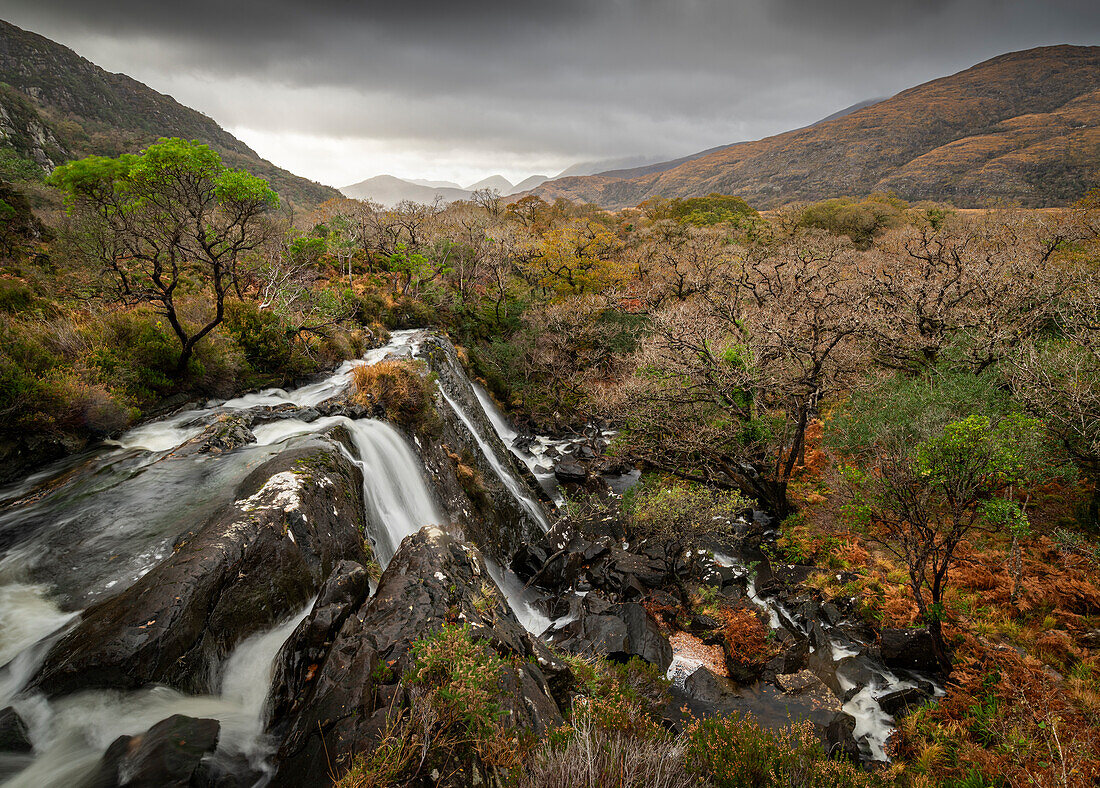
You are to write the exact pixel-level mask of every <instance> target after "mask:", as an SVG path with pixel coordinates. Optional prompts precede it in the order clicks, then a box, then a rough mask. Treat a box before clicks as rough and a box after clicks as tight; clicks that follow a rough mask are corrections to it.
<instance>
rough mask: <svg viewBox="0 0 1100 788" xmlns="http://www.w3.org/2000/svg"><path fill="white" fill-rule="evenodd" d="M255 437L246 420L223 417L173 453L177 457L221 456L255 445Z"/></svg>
mask: <svg viewBox="0 0 1100 788" xmlns="http://www.w3.org/2000/svg"><path fill="white" fill-rule="evenodd" d="M255 442H256V436H255V435H253V434H252V430H250V429H249V427H248V420H247V419H246V418H245V417H243V416H239V415H223V416H221V417H219V418H217V419H215V420H214V421H213V422H211V423H210V424H208V425H207V426H206V429H204V430H203V431H202V432H201V433H199V434H198V435H196V436H195V437H194V438H192V439H191V440H189V441H187V443H185V444H183V445H182V446H180V447H179V448H178V449H176V450H175V452H173V453H174V454H175V455H176V456H177V457H187V456H191V455H194V454H223V453H225V452H227V451H233V449H237V448H240V447H241V446H245V445H247V444H249V443H255Z"/></svg>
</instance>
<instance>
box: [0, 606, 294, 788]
mask: <svg viewBox="0 0 1100 788" xmlns="http://www.w3.org/2000/svg"><path fill="white" fill-rule="evenodd" d="M312 606H313V602H312V601H311V602H310V603H309V605H307V606H306V607H305V608H304V609H302V610H301V611H299V612H298V613H297V614H295V615H294V616H291V617H290V618H288V619H286V620H285V621H283V622H282V623H281V624H279V625H278V626H277V627H275V628H274V629H272V630H270V631H268V632H262V633H259V634H256V635H253V636H252V637H250V638H247V639H246V640H244V641H242V642H241V643H240V644H239V645H238V646H237V648H236V649H235V650H234V651H233V653H232V654H231V655H230V657H229V659H228V660H227V661H226V663H225V672H224V675H223V678H222V690H221V693H220V694H218V695H184V694H182V693H179V692H176V691H175V690H172V689H169V688H167V687H152V688H149V689H143V690H137V691H135V692H112V691H105V690H93V691H86V692H79V693H76V694H74V695H69V696H66V697H63V698H58V699H57V700H54V701H52V702H47V701H46V700H45V699H44V698H42V697H41V696H39V695H32V696H30V697H25V698H22V699H19V700H16V702H15V703H14V706H15V708H16V710H17V711H18V712H19V713H20V714H21V715H22V716H23V718H24V719H25V720H27V722H28V725H29V728H30V736H31V741H32V742H33V743H34V748H35V749H34V759H33V761H32V762H31V763H30V764H29V765H27V764H26V763H25V759H24V761H23V762H20V761H15V762H12V763H11V764H9V765H10V766H11V767H19V768H21V767H23V766H26V768H22V771H19V772H18V773H16V774H14V775H11V776H10V779H8V781H7V782H5V783H3V787H4V788H24V787H25V788H41V786H48V785H65V784H80V781H81V779H82V778H85V777H86V776H87V775H88V773H89V772H91V771H92V770H93V769H94V768H95V767H96V765H97V764H98V762H99V759H100V758H101V757H102V755H103V752H104V750H106V749H107V747H108V746H109V745H110V744H111V742H113V741H114V740H115V739H117V738H118V737H119V736H134V735H137V734H139V733H143V732H145V731H146V730H148V729H149V728H151V727H152V726H153V725H155V724H156V723H158V722H160V721H161V720H164V719H167V718H168V717H171V716H172V715H173V714H183V715H186V716H188V717H204V718H210V719H216V720H218V722H219V723H221V731H220V734H219V737H218V749H217V751H216V752H215V753H214V756H213V757H215V758H217V757H219V756H220V757H229V756H233V755H243V756H245V757H246V758H247V759H248V761H249V763H250V765H251V766H252V767H253V768H254V769H257V770H262V769H263V768H264V761H265V759H266V758H267V756H268V755H270V752H271V747H270V744H269V743H268V742H266V741H265V740H264V737H263V735H262V734H263V729H264V723H265V719H264V704H265V702H266V700H267V694H268V691H269V688H270V685H271V677H272V675H273V673H274V667H275V664H274V663H275V657H276V656H277V655H278V653H279V649H280V648H282V645H283V643H285V642H286V639H287V638H288V637H290V634H291V632H293V631H294V628H295V627H297V626H298V624H299V623H300V622H301V621H302V619H303V618H305V616H306V614H307V613H308V612H309V610H310V608H311V607H312ZM3 767H4V762H3V761H0V769H3ZM3 776H4V775H2V774H0V778H2V777H3Z"/></svg>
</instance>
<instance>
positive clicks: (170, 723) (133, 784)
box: [83, 714, 220, 788]
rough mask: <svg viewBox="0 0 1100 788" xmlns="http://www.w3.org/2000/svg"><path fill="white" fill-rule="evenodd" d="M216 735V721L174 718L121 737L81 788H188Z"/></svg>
mask: <svg viewBox="0 0 1100 788" xmlns="http://www.w3.org/2000/svg"><path fill="white" fill-rule="evenodd" d="M219 731H220V725H219V723H218V721H217V720H206V719H195V718H194V717H185V716H183V715H181V714H175V715H173V716H171V717H169V718H168V719H166V720H161V721H160V722H158V723H157V724H156V725H154V726H153V727H152V728H150V729H149V730H147V731H146V732H145V733H142V734H139V735H137V736H120V737H119V738H117V739H115V741H114V742H113V743H112V744H111V746H110V747H108V748H107V752H106V753H105V754H104V755H103V758H102V760H101V761H100V764H99V768H98V770H97V772H96V773H95V775H94V776H93V777H92V778H91V779H90V780H88V781H87V782H85V783H84V786H83V788H116V786H117V787H121V786H129V787H130V788H188V786H190V785H192V779H193V777H194V776H195V774H196V773H197V772H198V770H199V764H200V762H201V761H202V758H203V756H204V755H205V754H206V753H208V752H212V751H213V750H214V748H215V747H217V744H218V734H219Z"/></svg>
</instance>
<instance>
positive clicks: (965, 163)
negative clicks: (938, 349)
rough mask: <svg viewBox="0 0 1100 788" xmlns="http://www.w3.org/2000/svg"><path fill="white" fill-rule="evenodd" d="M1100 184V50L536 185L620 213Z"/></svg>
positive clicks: (930, 85)
mask: <svg viewBox="0 0 1100 788" xmlns="http://www.w3.org/2000/svg"><path fill="white" fill-rule="evenodd" d="M1097 187H1100V47H1078V46H1054V47H1041V48H1037V49H1030V50H1026V51H1023V52H1013V53H1009V54H1006V55H1001V56H1000V57H995V58H993V59H991V60H987V61H985V62H983V63H980V64H978V65H976V66H974V67H973V68H970V69H967V70H966V71H962V72H960V73H958V74H955V75H953V76H948V77H943V78H942V79H937V80H933V81H931V82H927V83H925V84H923V85H919V86H917V87H914V88H911V89H909V90H906V91H904V92H902V93H899V94H897V95H896V96H893V97H892V98H888V99H883V100H875V101H871V102H868V103H866V104H865V105H862V106H861V105H855V106H854V107H850V108H849V109H848V110H843V111H842V112H840V113H837V114H836V115H833V116H830V117H829V118H825V119H823V120H822V121H819V122H818V123H815V124H813V125H812V126H807V127H805V128H802V129H796V130H794V131H789V132H787V133H785V134H779V135H776V136H774V137H767V138H765V139H762V140H757V141H755V142H740V143H735V144H731V145H726V146H722V147H718V148H713V149H711V150H709V151H703V152H702V153H699V154H695V155H693V156H687V157H684V158H682V159H677V160H675V161H672V162H664V163H660V164H651V165H644V166H639V167H634V168H629V169H620V170H616V171H610V172H603V173H599V174H594V175H585V176H575V177H562V178H557V179H554V180H552V181H548V182H546V183H543V184H542V185H541V186H539V187H537V188H535V189H534V190H533V193H534V194H537V195H539V196H541V197H543V198H545V199H548V200H553V199H555V198H558V197H565V198H568V199H571V200H579V201H584V202H591V203H596V204H598V205H602V206H604V207H608V208H621V207H626V206H632V205H637V204H638V203H639V202H641V201H642V200H645V199H647V198H650V197H656V196H662V197H669V198H671V197H690V196H699V195H705V194H708V193H710V192H720V193H723V194H735V195H738V196H741V197H743V198H745V199H746V200H748V202H749V203H750V204H752V205H754V206H756V207H759V208H770V207H775V206H779V205H783V204H785V203H789V202H792V201H800V200H820V199H824V198H828V197H835V196H837V195H865V194H869V193H871V192H874V191H893V192H895V193H897V194H898V195H899V196H901V197H904V198H906V199H909V200H925V199H930V200H941V201H950V202H953V203H955V204H956V205H959V206H984V205H988V204H990V203H992V202H996V201H1003V200H1007V201H1010V202H1018V203H1020V204H1021V205H1024V206H1028V207H1035V206H1051V205H1064V204H1066V203H1069V202H1072V201H1073V200H1076V199H1078V198H1080V197H1081V196H1082V195H1083V194H1085V193H1086V192H1087V191H1089V190H1090V189H1092V188H1097Z"/></svg>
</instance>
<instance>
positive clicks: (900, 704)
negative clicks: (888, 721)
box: [876, 687, 929, 717]
mask: <svg viewBox="0 0 1100 788" xmlns="http://www.w3.org/2000/svg"><path fill="white" fill-rule="evenodd" d="M876 700H877V701H878V705H879V706H880V707H881V708H882V710H883V711H884V712H886V713H887V714H889V715H890V716H891V717H903V716H905V715H906V714H909V713H911V712H913V711H916V710H917V709H919V708H920V707H921V706H923V705H924V704H925V703H927V702H928V700H929V696H928V693H927V692H925V691H924V690H923V689H921V688H920V687H906V688H905V689H900V690H895V691H894V692H890V693H887V694H886V695H883V696H882V697H881V698H877V699H876Z"/></svg>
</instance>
